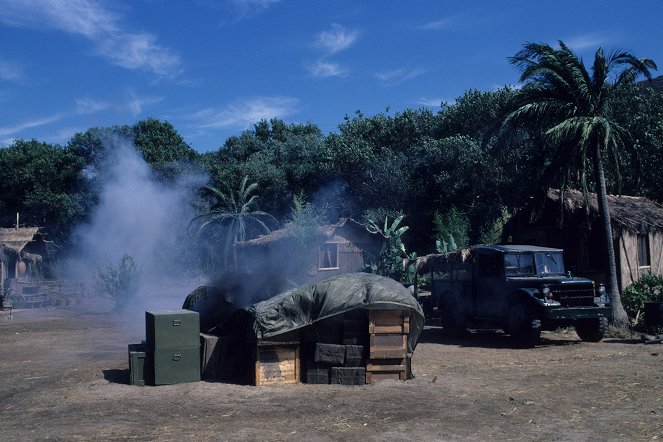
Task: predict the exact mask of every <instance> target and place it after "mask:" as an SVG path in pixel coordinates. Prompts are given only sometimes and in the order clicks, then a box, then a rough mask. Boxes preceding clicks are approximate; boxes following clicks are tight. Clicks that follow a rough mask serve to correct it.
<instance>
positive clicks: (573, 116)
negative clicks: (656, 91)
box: [502, 41, 656, 327]
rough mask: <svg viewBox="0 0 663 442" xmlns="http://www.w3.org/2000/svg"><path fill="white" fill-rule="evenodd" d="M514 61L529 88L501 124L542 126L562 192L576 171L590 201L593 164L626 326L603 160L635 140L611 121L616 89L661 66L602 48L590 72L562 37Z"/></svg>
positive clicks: (615, 315) (617, 312) (616, 304)
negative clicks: (589, 178) (556, 43)
mask: <svg viewBox="0 0 663 442" xmlns="http://www.w3.org/2000/svg"><path fill="white" fill-rule="evenodd" d="M509 61H510V62H511V63H512V64H514V65H515V66H517V67H518V68H519V69H520V71H521V72H522V75H521V76H520V82H521V83H524V86H523V87H522V89H521V90H520V91H519V92H518V93H517V94H516V97H515V110H514V111H513V112H511V113H510V114H509V115H507V117H506V118H505V120H504V122H503V124H502V128H505V127H509V126H510V127H513V126H516V125H519V124H532V125H534V126H535V127H537V128H539V129H541V130H542V133H543V137H544V139H545V140H546V141H548V144H549V146H551V147H553V148H554V151H553V153H552V154H551V155H550V158H549V161H548V163H547V166H546V171H545V172H544V176H550V177H552V176H556V177H557V178H561V189H562V191H563V189H564V188H565V187H566V184H567V179H568V177H569V176H570V175H571V173H572V172H578V173H579V181H580V185H581V187H582V190H583V193H584V195H585V201H587V195H588V190H587V171H588V170H590V167H589V164H588V163H590V162H591V163H592V166H593V167H592V168H591V171H593V175H594V176H593V178H594V185H595V191H596V195H597V199H598V206H599V215H600V217H601V220H602V227H603V234H604V240H605V247H606V253H607V258H608V259H607V261H608V262H607V266H608V269H607V270H608V271H607V274H608V281H607V283H608V290H609V293H610V295H611V297H612V306H613V308H612V321H613V323H614V324H615V325H617V326H622V327H625V326H626V324H627V323H628V317H627V315H626V312H625V311H624V308H623V307H622V303H621V297H620V294H619V290H618V288H617V269H616V262H615V252H614V248H613V240H612V227H611V222H610V212H609V208H608V198H607V191H606V179H605V173H604V162H605V161H606V159H607V158H612V159H614V160H615V162H616V159H617V157H618V155H617V153H618V150H619V149H621V148H623V147H626V146H629V145H630V144H631V143H630V136H629V134H628V131H627V130H626V129H624V128H623V127H622V126H620V125H619V124H617V123H616V122H615V121H614V120H613V119H611V115H614V113H613V110H612V109H611V108H610V106H611V101H610V97H611V95H612V94H613V92H614V91H615V90H616V88H618V87H621V86H622V85H624V84H627V83H633V82H635V80H636V78H637V77H638V75H640V74H642V75H644V76H645V77H646V78H647V79H649V80H651V73H650V69H656V64H655V63H654V62H653V61H652V60H650V59H646V58H645V59H637V58H635V57H634V56H633V55H631V54H630V53H629V52H626V51H616V52H611V53H609V54H608V55H607V56H606V55H605V54H604V52H603V49H602V48H599V49H598V50H597V51H596V54H595V55H594V65H593V67H592V74H591V75H590V74H589V72H588V71H587V69H586V67H585V65H584V64H583V61H582V59H580V58H578V56H577V55H576V54H575V53H574V52H573V51H572V50H571V49H569V48H568V47H567V46H566V45H565V44H564V43H563V42H562V41H560V42H559V49H555V48H552V47H551V46H549V45H547V44H543V43H527V44H525V45H524V47H523V49H522V50H521V51H520V52H518V53H517V54H516V55H515V56H513V57H511V58H510V59H509Z"/></svg>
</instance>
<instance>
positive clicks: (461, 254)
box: [415, 248, 471, 275]
mask: <svg viewBox="0 0 663 442" xmlns="http://www.w3.org/2000/svg"><path fill="white" fill-rule="evenodd" d="M470 256H471V252H470V248H464V249H460V250H455V251H453V252H446V253H431V254H429V255H424V256H419V257H418V258H417V261H416V264H415V272H416V273H417V274H418V275H421V274H422V273H426V272H429V271H430V266H431V265H434V264H438V263H440V262H445V261H447V262H459V263H462V262H466V261H467V260H468V258H469V257H470Z"/></svg>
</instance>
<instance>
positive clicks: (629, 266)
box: [617, 232, 640, 291]
mask: <svg viewBox="0 0 663 442" xmlns="http://www.w3.org/2000/svg"><path fill="white" fill-rule="evenodd" d="M618 243H619V253H617V255H618V256H619V264H620V265H619V280H620V282H621V284H620V285H621V287H620V291H622V290H624V288H625V287H626V286H628V285H629V284H631V283H633V282H634V281H637V280H638V279H639V277H640V272H639V270H638V266H639V263H638V237H637V236H636V235H632V234H629V233H627V232H622V234H621V236H620V238H619V242H618Z"/></svg>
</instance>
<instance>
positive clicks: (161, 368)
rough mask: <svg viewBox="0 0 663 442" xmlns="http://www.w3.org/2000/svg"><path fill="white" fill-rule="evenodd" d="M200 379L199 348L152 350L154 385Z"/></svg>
mask: <svg viewBox="0 0 663 442" xmlns="http://www.w3.org/2000/svg"><path fill="white" fill-rule="evenodd" d="M197 381H200V348H199V347H182V348H157V349H155V350H154V385H167V384H182V383H185V382H197Z"/></svg>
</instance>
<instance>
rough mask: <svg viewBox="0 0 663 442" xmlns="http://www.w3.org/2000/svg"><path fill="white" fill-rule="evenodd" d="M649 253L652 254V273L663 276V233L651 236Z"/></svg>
mask: <svg viewBox="0 0 663 442" xmlns="http://www.w3.org/2000/svg"><path fill="white" fill-rule="evenodd" d="M649 252H650V253H651V271H652V273H655V274H657V275H663V233H660V232H652V233H650V234H649Z"/></svg>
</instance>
